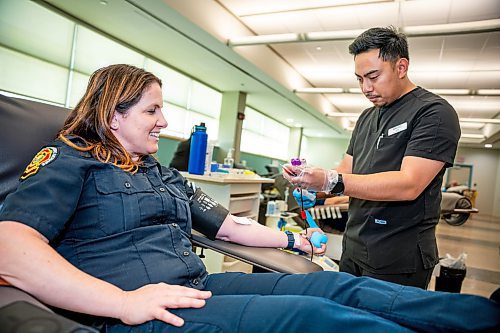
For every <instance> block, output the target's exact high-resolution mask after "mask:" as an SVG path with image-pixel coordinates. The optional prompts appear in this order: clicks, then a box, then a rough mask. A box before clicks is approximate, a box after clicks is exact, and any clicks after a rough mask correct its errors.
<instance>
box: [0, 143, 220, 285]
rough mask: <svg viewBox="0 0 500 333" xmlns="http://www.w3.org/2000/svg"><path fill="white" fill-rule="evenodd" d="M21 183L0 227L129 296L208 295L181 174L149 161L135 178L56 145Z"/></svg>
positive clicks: (1, 215) (9, 199)
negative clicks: (30, 232) (23, 233)
mask: <svg viewBox="0 0 500 333" xmlns="http://www.w3.org/2000/svg"><path fill="white" fill-rule="evenodd" d="M21 178H25V179H23V180H21V182H20V184H19V186H18V189H17V191H16V192H14V193H12V194H10V195H9V196H7V198H6V200H5V204H4V207H3V209H2V211H1V213H0V221H2V220H12V221H17V222H21V223H24V224H26V225H28V226H31V227H33V228H34V229H36V230H38V231H39V232H40V233H41V234H43V235H44V236H45V237H46V238H47V239H48V240H49V242H50V245H51V246H52V247H54V248H55V249H56V251H57V252H58V253H59V254H61V255H62V256H63V257H64V258H66V259H67V260H68V261H69V262H71V263H72V264H73V265H74V266H76V267H78V268H79V269H81V270H82V271H84V272H87V273H88V274H90V275H92V276H95V277H97V278H99V279H102V280H105V281H108V282H110V283H112V284H114V285H116V286H118V287H120V288H122V289H124V290H133V289H136V288H139V287H142V286H144V285H146V284H149V283H158V282H165V283H168V284H178V285H183V286H187V287H192V288H197V289H202V288H204V284H205V280H206V277H207V272H206V269H205V266H204V265H203V262H202V261H201V260H200V258H199V257H198V256H197V255H196V254H195V253H193V251H192V246H191V242H190V239H189V238H190V235H191V228H192V225H191V212H190V201H189V196H191V195H192V193H193V191H192V189H191V187H189V186H188V184H187V183H186V180H185V179H184V178H183V177H182V176H181V175H180V174H179V172H177V171H176V170H175V169H167V168H165V167H161V166H160V164H159V163H158V162H157V161H156V160H155V159H154V158H153V157H151V156H147V157H146V158H145V160H144V163H143V166H141V167H140V168H139V171H138V172H137V173H135V174H132V173H129V172H125V171H123V170H121V169H120V168H118V167H116V166H114V165H112V164H109V163H102V162H99V161H97V160H96V159H94V158H93V157H92V156H91V155H90V154H89V153H85V152H79V151H77V150H75V149H73V148H71V147H69V146H67V145H66V144H64V143H63V142H61V141H54V142H53V143H52V144H51V145H49V146H47V147H45V149H42V152H41V153H39V154H38V155H37V157H35V159H34V160H33V162H32V163H31V164H30V166H29V167H28V168H27V171H25V173H24V174H23V176H22V177H21ZM193 223H194V222H193ZM213 232H214V234H215V233H216V230H214V231H213Z"/></svg>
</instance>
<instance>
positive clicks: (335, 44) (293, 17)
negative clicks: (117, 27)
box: [165, 0, 500, 143]
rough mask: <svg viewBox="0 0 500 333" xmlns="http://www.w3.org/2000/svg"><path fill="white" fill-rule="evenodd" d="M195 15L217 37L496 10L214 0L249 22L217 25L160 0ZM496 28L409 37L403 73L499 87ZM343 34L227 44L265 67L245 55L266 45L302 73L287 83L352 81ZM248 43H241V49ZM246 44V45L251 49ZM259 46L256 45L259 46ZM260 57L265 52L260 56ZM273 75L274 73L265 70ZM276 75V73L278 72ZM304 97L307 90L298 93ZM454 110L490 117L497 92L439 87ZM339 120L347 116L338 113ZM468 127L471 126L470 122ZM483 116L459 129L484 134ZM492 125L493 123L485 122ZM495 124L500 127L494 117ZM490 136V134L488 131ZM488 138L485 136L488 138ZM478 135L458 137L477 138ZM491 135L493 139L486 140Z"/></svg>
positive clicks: (496, 7) (339, 106)
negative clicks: (320, 38)
mask: <svg viewBox="0 0 500 333" xmlns="http://www.w3.org/2000/svg"><path fill="white" fill-rule="evenodd" d="M165 2H166V3H167V4H169V5H171V6H173V7H174V8H176V9H177V10H179V11H180V12H181V13H182V14H183V15H185V16H187V17H188V18H189V19H191V20H192V21H193V22H195V23H197V24H199V25H200V26H202V27H204V28H205V29H207V30H208V31H209V32H211V33H212V34H214V36H216V37H217V38H219V39H220V40H222V41H224V40H225V41H227V40H228V39H229V40H231V39H235V38H239V37H242V36H252V35H256V36H259V35H275V34H287V33H301V34H304V33H309V32H327V31H338V30H360V31H363V30H365V29H367V28H370V27H374V26H388V25H394V26H396V27H399V28H401V29H402V30H404V29H405V28H406V27H414V26H426V25H436V24H450V23H464V22H477V21H486V20H495V19H499V18H500V1H498V0H476V1H468V0H438V1H436V0H406V1H405V0H400V1H398V0H396V1H376V0H372V1H367V0H365V1H348V0H344V1H339V0H295V1H270V0H218V1H214V2H216V3H218V4H220V5H221V6H223V7H224V9H225V10H227V11H229V12H230V13H231V14H232V15H234V17H236V18H237V20H238V21H239V22H240V23H241V24H242V25H244V26H245V27H246V28H247V29H248V30H247V31H245V30H236V29H234V30H232V31H223V32H220V31H218V30H217V29H215V28H212V27H210V25H218V22H217V19H216V18H213V20H212V21H210V19H207V17H206V16H205V17H200V16H201V15H203V14H202V13H200V12H199V11H197V8H196V6H194V3H195V1H194V2H193V1H187V2H188V3H189V4H186V1H183V2H184V4H180V2H181V1H175V0H165ZM498 30H500V29H499V25H498V24H497V29H496V31H490V32H482V33H468V32H470V30H469V31H463V32H464V33H463V34H462V33H461V34H454V35H441V36H440V35H436V36H434V35H433V36H422V37H409V38H408V41H409V46H410V58H411V64H410V74H409V77H410V78H411V79H412V80H413V81H414V82H415V83H416V84H417V85H420V86H422V87H424V88H427V89H450V88H452V89H467V90H471V92H472V93H473V94H474V92H475V91H476V90H478V89H500V31H498ZM351 42H352V39H349V40H330V41H311V42H291V43H279V44H278V43H276V44H267V45H252V46H233V49H234V50H235V51H236V52H238V53H240V54H241V55H243V56H245V57H247V58H248V59H250V60H251V61H253V62H254V63H255V64H257V65H258V66H259V67H260V68H263V69H264V70H265V71H266V68H265V64H262V63H260V62H259V61H262V60H259V59H257V60H256V58H255V56H254V57H251V56H249V54H250V53H251V52H264V51H265V50H266V49H271V50H272V51H274V52H275V54H276V55H277V56H278V57H280V58H281V59H282V60H283V61H285V62H286V63H288V64H289V65H290V66H291V67H292V68H293V70H295V71H296V72H298V73H299V74H300V76H302V77H303V78H304V80H305V81H306V83H305V84H299V85H296V86H292V87H291V88H292V89H298V88H304V87H335V88H343V89H344V91H347V90H348V89H349V88H356V87H357V81H356V79H355V76H354V74H353V67H354V64H353V59H352V56H351V55H350V54H349V53H348V45H349V44H350V43H351ZM245 49H246V50H245ZM250 49H251V50H250ZM259 50H260V51H259ZM264 63H265V60H264ZM271 75H274V74H273V73H272V72H271ZM278 79H279V78H278ZM298 95H299V96H300V97H306V95H305V94H298ZM443 96H444V97H445V98H446V99H447V100H448V101H449V102H450V103H451V104H452V105H453V106H454V107H455V109H456V110H457V112H458V114H459V117H460V118H496V117H497V115H499V114H500V96H478V95H471V96H450V95H443ZM324 97H325V98H327V99H328V101H329V102H330V103H331V104H332V108H329V107H326V108H324V109H320V110H319V111H320V112H323V113H328V112H329V111H340V112H347V113H359V112H360V111H361V110H362V109H364V108H367V107H369V106H371V105H370V103H369V101H367V100H366V98H364V96H362V95H361V94H348V93H340V94H325V95H324ZM343 124H347V122H346V121H345V120H344V121H343ZM470 127H473V128H470ZM484 127H485V126H484V125H483V124H479V125H478V124H474V125H471V126H468V125H467V124H464V125H463V127H462V131H463V132H464V133H469V134H484V135H486V133H485V132H486V131H483V130H482V129H483V128H484ZM490 127H491V126H490ZM495 127H500V126H498V125H495ZM490 136H491V134H490ZM486 139H487V138H486ZM481 141H484V140H477V139H476V140H470V139H469V140H465V139H463V140H462V143H464V142H481ZM490 141H491V140H490Z"/></svg>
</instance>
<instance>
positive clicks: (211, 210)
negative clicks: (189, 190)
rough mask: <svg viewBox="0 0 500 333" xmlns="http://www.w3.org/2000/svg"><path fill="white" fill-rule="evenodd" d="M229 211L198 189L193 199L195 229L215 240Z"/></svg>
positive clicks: (192, 210) (192, 212) (192, 217)
mask: <svg viewBox="0 0 500 333" xmlns="http://www.w3.org/2000/svg"><path fill="white" fill-rule="evenodd" d="M227 214H229V211H228V210H227V209H226V208H224V207H222V205H221V204H219V203H218V202H217V201H215V200H214V199H212V198H210V197H209V196H208V195H207V194H205V193H203V191H202V190H201V189H200V188H197V189H196V191H195V192H194V195H193V196H192V197H191V220H192V222H193V229H195V230H197V231H199V232H201V233H202V234H204V235H205V236H207V237H208V238H209V239H211V240H214V239H215V235H217V232H218V231H219V229H220V227H221V225H222V222H224V220H225V219H226V216H227Z"/></svg>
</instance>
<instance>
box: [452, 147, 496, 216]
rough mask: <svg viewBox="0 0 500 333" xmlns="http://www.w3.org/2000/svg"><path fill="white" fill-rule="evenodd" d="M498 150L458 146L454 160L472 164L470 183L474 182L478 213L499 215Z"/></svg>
mask: <svg viewBox="0 0 500 333" xmlns="http://www.w3.org/2000/svg"><path fill="white" fill-rule="evenodd" d="M499 158H500V152H499V151H498V150H494V149H486V148H484V149H480V148H465V147H463V148H462V147H459V148H458V151H457V156H456V158H455V161H460V164H469V165H472V167H473V170H472V184H474V183H476V184H477V186H476V189H477V191H478V192H477V193H478V195H477V198H476V208H478V209H479V213H481V214H488V215H497V216H500V208H499V200H500V186H497V185H499V183H500V179H499V178H500V176H499V175H500V169H499V163H498V161H499Z"/></svg>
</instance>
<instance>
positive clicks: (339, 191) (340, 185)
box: [330, 173, 344, 195]
mask: <svg viewBox="0 0 500 333" xmlns="http://www.w3.org/2000/svg"><path fill="white" fill-rule="evenodd" d="M330 194H335V195H343V194H344V180H343V178H342V174H341V173H339V174H338V177H337V184H335V186H334V187H333V188H332V190H331V191H330Z"/></svg>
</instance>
